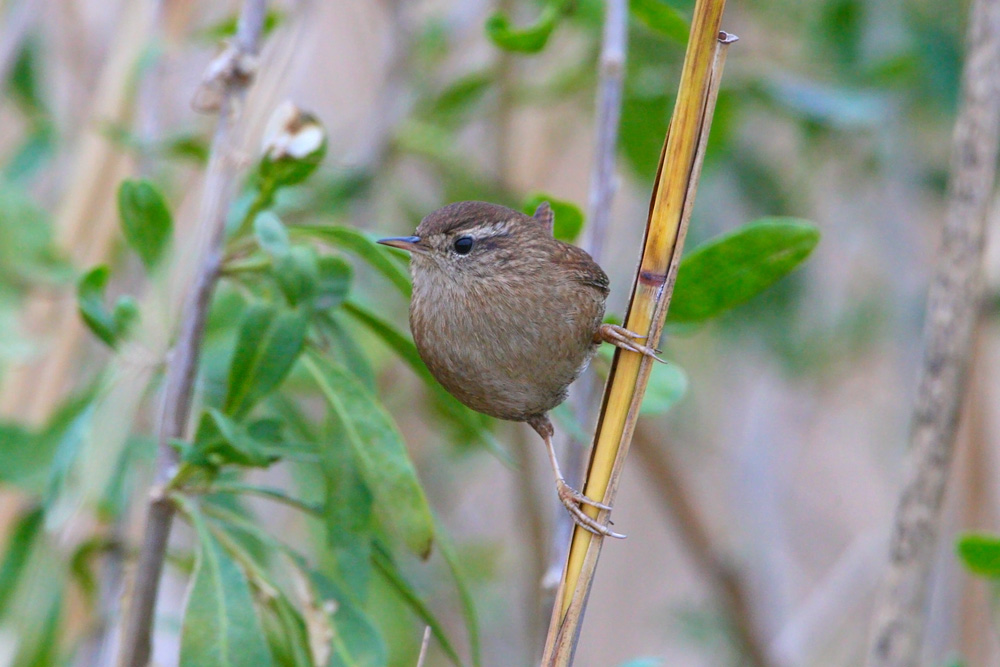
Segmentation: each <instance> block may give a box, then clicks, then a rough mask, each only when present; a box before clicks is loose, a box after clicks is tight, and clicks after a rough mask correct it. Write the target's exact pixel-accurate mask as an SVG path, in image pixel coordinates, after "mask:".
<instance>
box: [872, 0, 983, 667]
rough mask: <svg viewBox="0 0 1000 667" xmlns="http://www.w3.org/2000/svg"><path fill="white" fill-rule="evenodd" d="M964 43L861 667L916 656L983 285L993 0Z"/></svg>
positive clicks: (976, 15) (979, 1) (886, 666)
mask: <svg viewBox="0 0 1000 667" xmlns="http://www.w3.org/2000/svg"><path fill="white" fill-rule="evenodd" d="M968 44H969V47H968V49H969V50H968V55H967V57H966V63H965V70H964V72H963V77H962V98H961V106H960V108H959V114H958V119H957V121H956V123H955V134H954V137H953V145H952V165H951V170H952V171H951V182H950V186H949V191H948V212H947V217H946V218H945V223H944V229H943V230H942V233H943V237H942V243H941V249H940V251H939V254H938V261H937V266H936V268H935V274H934V278H933V281H932V283H931V287H930V292H929V294H928V303H927V325H926V326H927V329H926V332H925V351H924V363H923V370H922V372H921V381H920V386H919V389H918V392H917V401H916V405H915V407H914V412H913V422H912V432H911V435H910V452H909V460H908V464H907V471H906V477H905V482H904V484H903V489H902V492H901V494H900V500H899V505H898V507H897V508H896V515H895V527H894V529H893V533H892V542H891V547H890V556H889V569H888V571H887V573H886V575H885V579H884V580H883V582H882V588H881V594H880V596H879V602H878V604H877V605H876V607H875V614H874V617H873V632H872V636H871V645H870V647H869V655H868V664H869V665H870V666H871V667H895V666H899V667H902V666H903V665H907V666H908V665H915V664H917V663H918V661H919V660H918V659H919V655H920V648H921V638H922V636H923V626H924V611H925V599H926V596H927V580H928V578H929V575H930V571H931V562H932V560H933V557H934V554H935V545H936V542H937V526H938V522H939V516H940V513H941V504H942V499H943V496H944V490H945V484H946V482H947V479H948V473H949V468H950V466H951V459H952V454H953V450H954V445H955V433H956V429H957V426H958V420H959V412H960V409H961V406H962V400H963V397H964V394H965V392H966V387H967V384H968V383H967V371H968V366H969V358H970V353H971V351H972V342H973V330H974V328H975V324H976V320H977V318H978V315H979V312H980V302H981V299H982V291H983V287H982V254H983V242H984V238H985V231H986V217H987V212H988V207H989V203H990V197H991V194H992V192H993V186H994V181H995V178H996V161H997V145H998V133H1000V1H998V0H976V1H975V2H974V3H973V5H972V10H971V15H970V17H969V28H968Z"/></svg>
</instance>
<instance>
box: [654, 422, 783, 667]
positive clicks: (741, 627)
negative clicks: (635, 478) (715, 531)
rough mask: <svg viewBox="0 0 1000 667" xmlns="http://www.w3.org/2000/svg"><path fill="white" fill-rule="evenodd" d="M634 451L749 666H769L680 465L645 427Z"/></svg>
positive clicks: (745, 602) (740, 584)
mask: <svg viewBox="0 0 1000 667" xmlns="http://www.w3.org/2000/svg"><path fill="white" fill-rule="evenodd" d="M635 450H636V455H637V456H638V457H639V458H640V459H641V462H642V470H643V472H644V473H645V474H646V475H647V476H648V477H649V479H650V481H651V482H653V488H654V489H655V490H656V493H657V494H659V496H660V500H661V501H662V506H663V507H664V509H666V510H667V513H668V514H669V515H670V518H671V519H672V520H673V521H674V524H675V525H676V527H677V530H678V532H679V533H680V534H681V536H682V538H683V539H682V540H681V542H682V544H683V546H684V547H685V548H686V549H687V550H688V551H689V552H690V556H691V562H692V563H694V564H695V566H696V567H697V568H698V569H699V570H700V571H701V574H702V576H703V577H704V578H705V579H706V580H707V581H708V582H709V585H710V586H711V587H712V590H713V592H714V593H715V596H716V598H717V600H718V601H719V603H720V606H721V608H722V610H723V613H724V614H725V616H726V620H727V621H728V622H729V628H730V630H731V632H732V633H733V636H734V638H735V640H736V643H737V645H738V647H739V648H740V649H741V651H742V657H744V658H745V659H746V664H747V665H750V666H751V667H764V666H765V665H768V664H770V661H769V660H768V658H767V652H766V650H765V648H764V646H763V644H762V643H761V641H760V639H759V637H758V635H757V631H756V629H755V627H754V623H753V610H752V609H751V608H750V604H749V594H748V592H747V587H746V585H745V584H744V581H743V579H742V578H741V577H740V575H739V573H738V572H737V571H736V570H735V569H734V568H733V567H732V566H731V565H730V564H729V563H727V562H726V561H725V560H724V559H723V558H722V557H721V556H720V555H719V552H718V550H717V549H716V548H715V546H714V545H713V544H712V538H711V536H710V535H709V531H708V527H707V526H706V525H705V523H704V521H703V520H702V518H701V516H699V514H698V512H697V511H696V510H695V508H694V505H693V503H692V502H691V498H690V497H689V494H688V492H687V490H686V488H685V486H684V484H683V483H682V481H681V478H680V475H678V473H677V466H675V465H674V463H673V461H672V460H671V458H670V455H669V454H668V453H667V452H665V451H662V447H657V446H656V444H655V443H654V442H653V441H652V439H651V438H650V436H649V434H648V433H647V432H646V431H645V429H643V428H642V427H640V428H639V429H638V432H637V433H636V437H635Z"/></svg>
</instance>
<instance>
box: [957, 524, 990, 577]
mask: <svg viewBox="0 0 1000 667" xmlns="http://www.w3.org/2000/svg"><path fill="white" fill-rule="evenodd" d="M955 546H956V548H957V549H958V555H959V557H960V558H961V559H962V563H964V564H965V567H966V568H968V569H969V571H970V572H972V573H973V574H978V575H979V576H981V577H988V578H990V579H1000V535H993V534H990V533H966V534H964V535H962V536H961V537H959V538H958V542H957V543H956V545H955Z"/></svg>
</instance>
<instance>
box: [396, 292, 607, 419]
mask: <svg viewBox="0 0 1000 667" xmlns="http://www.w3.org/2000/svg"><path fill="white" fill-rule="evenodd" d="M586 289H587V288H585V287H582V286H579V285H577V286H574V285H572V284H567V283H564V282H561V281H559V280H545V278H544V276H539V275H537V274H536V275H530V273H528V272H525V273H520V274H513V273H511V274H509V275H505V276H494V277H490V278H489V279H482V278H476V279H472V280H470V279H466V280H458V279H455V278H453V277H451V276H448V275H446V274H443V273H442V274H441V275H438V276H434V275H431V276H421V275H419V274H415V275H414V291H413V300H412V302H411V306H410V326H411V329H412V331H413V338H414V342H415V343H416V346H417V350H418V352H419V353H420V356H421V358H422V359H423V360H424V363H426V364H427V367H428V369H429V370H430V371H431V373H432V374H433V375H434V377H435V378H437V380H438V381H439V382H440V383H441V384H442V385H443V386H444V387H445V388H446V389H447V390H448V391H449V392H450V393H451V394H453V395H454V396H455V397H456V398H458V399H459V400H460V401H461V402H462V403H464V404H465V405H467V406H469V407H470V408H472V409H474V410H477V411H479V412H483V413H485V414H488V415H492V416H494V417H499V418H501V419H510V420H514V421H523V420H526V419H528V418H529V417H531V416H532V415H536V414H541V413H544V412H546V411H548V410H550V409H552V408H553V407H555V406H556V405H558V404H559V403H561V402H562V401H563V400H565V398H566V391H567V387H568V386H569V384H570V383H571V382H573V380H575V379H576V377H577V376H578V375H579V374H580V372H581V371H582V370H583V368H584V367H585V366H586V364H587V362H589V360H590V358H591V356H593V353H594V350H595V349H596V346H595V345H594V343H593V336H594V333H595V332H596V330H597V327H598V326H599V325H600V322H601V319H602V318H603V315H604V299H603V295H600V296H597V295H596V293H595V294H593V295H592V294H591V293H590V292H587V291H584V290H586Z"/></svg>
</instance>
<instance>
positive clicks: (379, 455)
mask: <svg viewBox="0 0 1000 667" xmlns="http://www.w3.org/2000/svg"><path fill="white" fill-rule="evenodd" d="M305 366H306V369H307V370H308V371H309V372H310V373H311V374H312V376H313V378H314V379H315V380H316V383H317V384H318V385H319V388H320V391H321V392H322V393H323V396H324V397H325V398H326V400H327V402H328V403H329V405H330V408H331V409H332V410H333V412H334V413H335V414H336V416H337V419H338V420H339V421H340V423H341V425H342V426H343V429H344V434H345V435H346V436H347V440H348V442H349V443H350V445H351V447H352V448H353V449H354V457H355V461H356V462H357V463H358V468H359V470H360V472H361V476H362V478H363V479H364V480H365V483H366V484H367V485H368V488H369V489H371V492H372V495H373V496H374V498H375V508H376V512H377V513H378V514H379V515H380V516H381V517H382V518H383V520H384V521H385V522H386V524H387V525H388V526H389V528H390V532H391V533H392V534H393V535H397V536H399V537H400V539H401V540H402V541H403V543H404V544H406V546H407V547H409V548H410V550H411V551H413V552H414V553H415V554H417V555H418V556H420V557H421V558H426V557H427V556H428V555H430V550H431V543H432V541H433V538H434V522H433V520H432V519H431V512H430V507H429V506H428V505H427V498H425V497H424V491H423V489H422V488H421V487H420V482H419V481H418V479H417V473H416V471H415V470H414V469H413V464H412V463H411V462H410V457H409V455H408V454H407V452H406V447H405V445H404V444H403V438H402V436H401V435H400V434H399V431H397V430H396V426H395V424H394V423H393V421H392V417H390V416H389V414H388V413H387V412H386V411H385V408H383V407H382V405H381V404H380V403H379V401H378V399H377V398H376V397H375V396H373V395H372V394H370V393H369V392H368V391H367V390H366V389H365V388H364V387H363V386H362V385H361V384H360V383H359V382H358V381H357V380H356V379H354V377H353V376H351V374H350V373H347V372H346V371H344V370H343V369H341V368H338V367H336V366H333V365H332V364H329V363H327V362H325V361H324V360H323V359H321V358H319V357H317V356H315V355H309V356H308V357H306V359H305Z"/></svg>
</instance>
